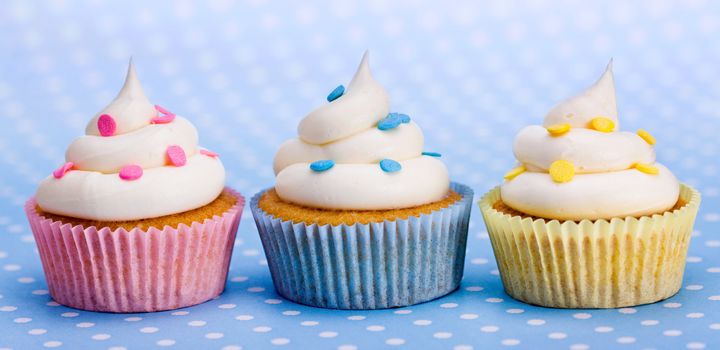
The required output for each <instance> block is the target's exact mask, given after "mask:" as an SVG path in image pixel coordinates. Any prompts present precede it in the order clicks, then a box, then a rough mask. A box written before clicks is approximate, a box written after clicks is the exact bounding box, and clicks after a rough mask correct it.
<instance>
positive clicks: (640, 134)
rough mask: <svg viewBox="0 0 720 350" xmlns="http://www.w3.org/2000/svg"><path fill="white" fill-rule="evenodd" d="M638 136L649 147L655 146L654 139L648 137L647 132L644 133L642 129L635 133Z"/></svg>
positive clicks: (650, 136)
mask: <svg viewBox="0 0 720 350" xmlns="http://www.w3.org/2000/svg"><path fill="white" fill-rule="evenodd" d="M637 134H638V136H640V137H641V138H642V139H643V140H645V142H647V143H648V144H650V145H654V144H655V138H654V137H653V136H652V135H650V133H649V132H647V131H645V130H644V129H638V131H637Z"/></svg>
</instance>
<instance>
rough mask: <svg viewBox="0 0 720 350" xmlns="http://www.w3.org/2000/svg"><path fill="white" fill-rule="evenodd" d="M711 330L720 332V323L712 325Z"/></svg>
mask: <svg viewBox="0 0 720 350" xmlns="http://www.w3.org/2000/svg"><path fill="white" fill-rule="evenodd" d="M710 329H712V330H720V323H713V324H711V325H710Z"/></svg>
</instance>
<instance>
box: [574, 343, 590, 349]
mask: <svg viewBox="0 0 720 350" xmlns="http://www.w3.org/2000/svg"><path fill="white" fill-rule="evenodd" d="M588 349H590V346H589V345H587V344H573V345H570V350H588Z"/></svg>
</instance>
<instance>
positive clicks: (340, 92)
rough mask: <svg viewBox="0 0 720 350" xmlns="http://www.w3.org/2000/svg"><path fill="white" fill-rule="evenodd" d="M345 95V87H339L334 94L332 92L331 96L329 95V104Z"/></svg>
mask: <svg viewBox="0 0 720 350" xmlns="http://www.w3.org/2000/svg"><path fill="white" fill-rule="evenodd" d="M344 93H345V87H344V86H342V85H338V87H336V88H335V90H333V91H332V92H330V95H328V97H327V100H328V102H332V101H335V100H337V99H338V98H340V96H342V95H343V94H344Z"/></svg>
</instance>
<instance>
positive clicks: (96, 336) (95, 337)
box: [90, 333, 112, 340]
mask: <svg viewBox="0 0 720 350" xmlns="http://www.w3.org/2000/svg"><path fill="white" fill-rule="evenodd" d="M111 337H112V336H111V335H110V334H107V333H100V334H94V335H93V336H92V337H90V338H92V339H93V340H108V339H110V338H111Z"/></svg>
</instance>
